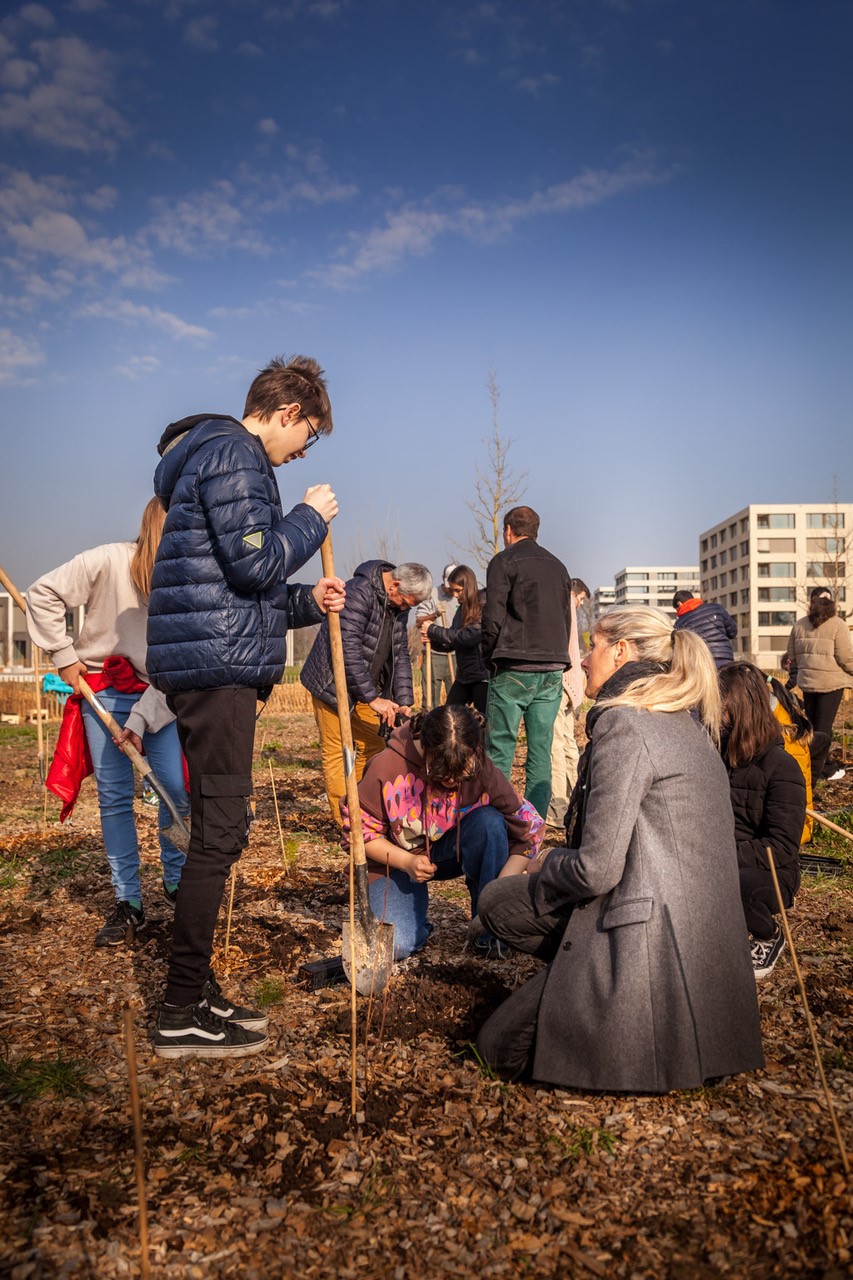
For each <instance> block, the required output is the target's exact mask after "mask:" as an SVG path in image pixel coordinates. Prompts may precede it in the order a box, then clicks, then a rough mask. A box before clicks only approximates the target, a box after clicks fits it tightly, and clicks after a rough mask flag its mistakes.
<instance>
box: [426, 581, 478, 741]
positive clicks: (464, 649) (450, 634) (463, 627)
mask: <svg viewBox="0 0 853 1280" xmlns="http://www.w3.org/2000/svg"><path fill="white" fill-rule="evenodd" d="M447 585H448V587H449V588H450V590H451V591H452V592H453V594H454V595H455V597H456V599H457V600H458V601H459V608H458V609H457V610H456V613H455V614H454V615H453V618H452V619H451V622H450V626H449V627H438V626H436V624H435V623H434V622H433V623H431V624H429V625H427V624H424V625H423V626H422V627H421V635H422V636H423V638H424V639H425V640H429V642H430V644H431V645H432V647H433V648H434V649H437V650H438V652H439V653H455V654H456V678H455V680H454V681H453V684H452V685H451V686H450V691H449V693H448V695H447V705H448V706H452V705H454V704H457V705H458V704H466V705H468V706H474V707H476V709H477V710H478V711H479V712H480V714H481V715H483V716H484V715H485V714H486V699H487V697H488V693H489V669H488V667H487V666H486V663H485V661H484V660H483V647H482V644H481V637H482V629H481V622H482V617H483V607H484V605H485V603H486V593H485V591H479V590H478V589H477V577H476V575H475V573H474V571H473V569H469V568H468V566H467V565H465V564H460V565H458V566H457V568H455V569H454V570H453V572H452V573H451V574H450V576H449V577H448V579H447Z"/></svg>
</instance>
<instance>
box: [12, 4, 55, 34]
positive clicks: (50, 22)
mask: <svg viewBox="0 0 853 1280" xmlns="http://www.w3.org/2000/svg"><path fill="white" fill-rule="evenodd" d="M18 17H19V18H20V19H21V21H22V22H29V23H31V24H32V26H34V27H39V28H40V29H41V30H42V31H52V30H53V28H54V27H55V26H56V18H55V17H54V16H53V14H52V13H51V12H50V9H46V8H45V7H44V5H43V4H25V5H24V6H23V7H22V8H21V9H19V10H18Z"/></svg>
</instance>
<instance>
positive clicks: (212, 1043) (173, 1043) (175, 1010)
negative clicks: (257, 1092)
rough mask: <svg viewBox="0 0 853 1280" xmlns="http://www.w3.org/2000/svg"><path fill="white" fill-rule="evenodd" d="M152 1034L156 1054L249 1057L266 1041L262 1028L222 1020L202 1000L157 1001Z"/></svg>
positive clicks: (173, 1056)
mask: <svg viewBox="0 0 853 1280" xmlns="http://www.w3.org/2000/svg"><path fill="white" fill-rule="evenodd" d="M152 1038H153V1041H154V1052H155V1054H156V1055H157V1057H158V1058H249V1057H251V1056H252V1054H254V1053H261V1052H262V1051H263V1050H264V1049H265V1048H266V1047H267V1045H268V1044H269V1036H267V1035H266V1034H265V1033H264V1032H261V1031H247V1030H246V1028H245V1027H241V1026H239V1025H238V1024H237V1023H236V1022H226V1021H225V1020H224V1019H223V1018H218V1017H217V1016H216V1014H215V1013H213V1012H212V1011H211V1010H210V1009H209V1008H208V1006H207V1005H206V1004H205V1003H204V1002H202V1003H201V1004H190V1005H169V1004H163V1005H161V1006H160V1013H159V1015H158V1018H157V1027H156V1030H155V1031H154V1035H153V1037H152Z"/></svg>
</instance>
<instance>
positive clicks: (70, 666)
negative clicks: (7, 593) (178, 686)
mask: <svg viewBox="0 0 853 1280" xmlns="http://www.w3.org/2000/svg"><path fill="white" fill-rule="evenodd" d="M164 518H165V512H164V511H163V508H162V507H161V505H160V502H159V501H158V499H157V498H152V499H151V500H150V502H149V503H148V505H147V506H146V508H145V511H144V512H143V515H142V525H141V528H140V530H139V537H138V538H137V540H136V542H111V543H108V544H106V545H105V546H101V547H94V548H93V549H92V550H91V551H84V552H82V553H81V554H80V555H77V556H75V557H74V559H73V560H69V561H68V563H67V564H63V565H60V566H59V568H58V569H54V570H53V571H52V572H51V573H46V574H45V575H44V577H42V578H39V580H38V581H37V582H35V583H34V584H33V586H31V587H30V589H29V591H28V592H27V593H26V596H27V625H28V628H29V632H30V636H31V637H32V640H33V643H34V644H37V645H39V647H40V648H42V649H44V650H46V651H47V653H49V654H50V656H51V659H52V660H53V663H54V665H55V666H56V667H57V669H58V671H59V675H60V677H61V678H62V679H63V680H64V681H65V682H66V683H67V684H69V685H71V687H72V688H73V689H74V692H75V693H79V690H80V685H79V680H80V676H81V675H82V676H86V677H87V678H89V679H90V682H92V683H95V684H96V685H98V684H100V683H101V681H103V680H104V678H105V675H104V674H102V673H103V667H104V663H105V662H106V660H107V659H108V658H110V657H117V656H120V657H122V658H125V659H126V660H127V663H128V664H129V665H128V668H127V676H128V680H129V685H130V688H131V689H132V690H133V691H132V692H121V691H120V690H119V689H118V688H116V687H114V686H111V685H109V684H108V685H106V686H105V687H101V688H100V689H99V693H98V696H99V698H100V701H101V702H102V703H103V704H104V706H105V707H106V708H107V710H108V711H110V712H111V713H112V715H113V716H114V717H115V719H116V720H117V721H118V723H119V724H120V725H121V726H122V729H123V732H122V739H130V741H131V742H132V743H133V744H134V746H135V747H136V748H137V749H138V750H140V751H141V750H143V749H144V751H145V754H146V755H147V757H148V759H149V761H150V763H151V767H152V768H153V770H154V772H155V773H156V774H157V776H158V777H159V779H160V781H161V782H162V783H163V785H164V786H165V787H166V789H167V791H168V792H169V794H170V795H171V797H172V799H173V800H174V802H175V805H176V807H177V809H178V811H179V812H180V813H181V814H186V813H188V812H189V800H188V797H187V793H186V789H185V786H184V775H183V763H182V759H181V748H180V744H179V742H178V734H177V727H176V723H175V718H174V716H173V715H172V713H171V711H170V710H169V708H168V706H167V705H166V699H165V697H164V696H163V695H162V694H161V693H159V692H158V691H157V690H156V689H154V688H152V687H151V686H150V685H149V684H148V678H147V673H146V669H145V656H146V648H147V644H146V627H147V622H148V594H149V591H150V586H151V570H152V567H153V564H154V556H155V554H156V552H157V546H158V543H159V541H160V535H161V533H162V530H163V521H164ZM79 605H85V608H86V620H85V622H84V624H83V629H82V631H81V632H80V636H79V639H78V640H77V642H76V644H75V643H73V642H72V640H71V638H70V636H69V635H68V634H67V631H66V623H65V615H66V611H67V610H69V609H74V608H76V607H78V606H79ZM106 678H107V679H109V676H106ZM120 683H122V684H125V681H121V682H120ZM82 711H83V722H84V725H85V730H86V741H87V744H88V747H89V752H90V755H91V759H92V765H93V768H94V773H95V781H96V783H97V787H98V802H99V805H100V811H101V830H102V832H103V837H104V846H105V848H106V852H107V858H108V860H109V864H110V872H111V876H112V883H113V888H114V890H115V894H116V907H115V909H114V911H113V912H112V913H111V915H110V916H109V918H108V919H107V921H106V923H105V924H104V926H103V927H102V928H101V929H100V930H99V932H98V934H97V936H96V938H95V945H96V946H99V947H102V946H115V945H117V944H118V943H120V942H122V941H123V940H124V938H125V937H126V936H127V935H128V933H129V931H131V930H136V929H139V928H141V927H142V926H143V925H144V923H145V914H144V911H143V908H142V890H141V886H140V880H139V848H138V844H137V837H136V825H135V822H134V817H133V796H134V778H133V767H132V765H131V763H130V761H129V760H128V758H127V756H126V755H124V753H123V752H122V751H120V750H119V748H118V747H117V746H116V745H115V743H114V741H113V739H112V737H111V736H110V733H109V730H108V729H106V727H105V726H104V725H103V724H102V722H101V721H100V720H99V719H98V717H97V715H96V714H95V712H94V711H93V710H92V708H91V707H90V706H89V704H88V703H87V702H85V701H84V702H83V703H82ZM169 822H170V817H169V814H168V812H167V811H163V810H161V814H160V826H161V834H160V856H161V860H162V864H163V892H164V895H165V897H166V900H167V901H168V902H169V903H170V904H171V905H172V906H174V903H175V899H176V897H177V891H178V882H179V881H180V878H181V868H182V866H183V863H184V855H183V854H182V853H181V852H180V851H179V850H178V849H176V848H175V846H174V845H173V844H172V843H171V842H170V841H169V840H167V839H166V838H165V836H164V835H163V833H162V828H163V827H164V826H167V825H168V824H169Z"/></svg>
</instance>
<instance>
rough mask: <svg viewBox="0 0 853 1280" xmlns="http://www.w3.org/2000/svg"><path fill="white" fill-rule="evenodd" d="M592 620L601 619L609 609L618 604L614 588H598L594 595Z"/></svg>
mask: <svg viewBox="0 0 853 1280" xmlns="http://www.w3.org/2000/svg"><path fill="white" fill-rule="evenodd" d="M591 603H592V620H593V622H594V621H595V619H596V618H600V617H601V615H602V614H603V613H605V612H606V610H607V609H612V607H613V605H614V604H615V603H616V592H615V590H614V588H613V587H598V588H597V589H596V590H595V591H593V593H592V601H591Z"/></svg>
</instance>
